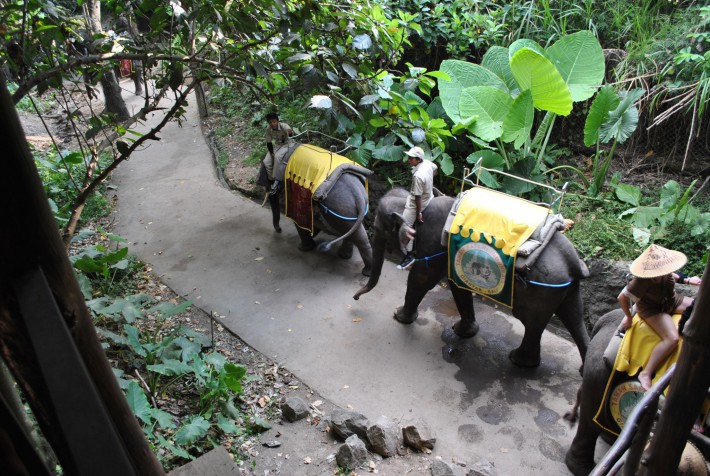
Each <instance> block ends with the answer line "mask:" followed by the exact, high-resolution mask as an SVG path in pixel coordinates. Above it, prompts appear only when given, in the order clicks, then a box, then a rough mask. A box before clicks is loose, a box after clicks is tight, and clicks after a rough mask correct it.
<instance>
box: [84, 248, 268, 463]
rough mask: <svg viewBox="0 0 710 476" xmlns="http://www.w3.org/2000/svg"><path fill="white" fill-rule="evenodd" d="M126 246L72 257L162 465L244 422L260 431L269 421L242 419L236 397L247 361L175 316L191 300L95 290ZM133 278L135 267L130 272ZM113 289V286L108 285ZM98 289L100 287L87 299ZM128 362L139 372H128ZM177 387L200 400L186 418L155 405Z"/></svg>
mask: <svg viewBox="0 0 710 476" xmlns="http://www.w3.org/2000/svg"><path fill="white" fill-rule="evenodd" d="M87 236H88V235H87V234H80V235H78V237H80V238H83V239H85V238H87ZM112 239H113V240H114V241H115V240H116V239H117V238H116V237H112ZM126 254H127V248H121V249H119V250H117V251H114V252H108V251H107V250H106V247H104V246H102V245H94V246H91V247H88V248H85V249H83V250H81V251H80V252H79V253H78V254H77V255H76V257H74V258H73V262H74V266H75V268H76V270H77V272H79V273H80V277H82V276H84V277H90V278H91V280H88V279H86V278H84V279H80V281H81V282H82V283H83V284H84V285H89V288H88V290H86V289H84V291H85V295H87V299H88V300H87V306H88V308H89V309H90V310H91V312H92V313H93V315H94V316H95V325H96V327H97V332H98V333H99V336H100V337H101V338H102V342H103V344H102V345H103V346H104V347H105V348H106V352H107V354H108V355H109V357H110V358H111V361H112V362H115V363H118V364H119V365H120V366H121V368H122V370H116V371H115V373H116V376H117V378H118V381H119V384H120V386H121V388H123V389H124V390H125V391H126V398H127V400H128V403H129V406H130V407H131V409H132V410H133V412H134V413H135V415H136V417H137V418H138V419H139V420H140V421H141V423H142V425H143V430H144V432H145V435H146V437H147V438H148V440H149V442H150V443H151V445H153V446H154V447H155V449H156V453H157V455H158V457H159V458H160V459H161V461H162V462H163V465H164V466H166V467H171V466H174V465H176V464H178V463H180V462H184V461H185V460H189V459H193V458H194V457H195V456H196V455H198V454H199V452H200V451H202V449H204V450H208V449H210V448H211V447H212V441H214V439H215V438H217V437H219V436H220V435H231V436H233V437H234V436H238V435H240V434H242V433H244V432H245V431H246V430H247V428H248V429H249V431H256V430H255V429H256V428H258V427H263V426H265V425H268V423H267V422H261V423H260V424H259V425H257V424H255V423H254V422H251V423H249V424H248V425H245V424H244V423H243V422H242V420H243V416H242V414H241V412H240V411H239V409H238V408H237V405H236V403H235V401H236V399H238V398H239V396H240V395H241V393H242V382H243V381H244V380H245V378H246V368H245V367H243V366H241V365H237V364H234V363H232V362H229V361H228V360H227V358H226V357H225V356H224V355H222V354H220V353H218V352H215V351H210V349H211V348H212V342H211V341H210V339H209V338H208V337H207V336H205V335H203V334H201V333H198V332H195V331H193V330H191V329H189V328H187V327H183V326H182V325H180V324H176V323H175V317H176V316H178V315H179V314H181V313H182V312H184V311H185V310H186V309H187V308H189V307H190V306H191V305H192V303H191V302H189V301H184V302H181V303H176V304H173V303H169V302H157V303H156V302H155V300H154V299H153V298H151V297H149V296H148V295H146V294H132V295H124V296H122V297H116V295H109V294H108V292H106V293H105V292H103V291H99V290H98V289H96V290H94V291H93V292H92V290H91V287H90V285H91V283H92V282H96V281H97V277H101V278H102V279H106V280H108V279H112V278H113V276H114V274H115V270H116V269H117V268H118V269H121V268H122V267H121V263H124V262H125V261H127V258H126ZM126 269H127V268H126ZM135 278H136V273H135V269H134V270H133V272H132V273H131V274H130V277H129V279H132V280H135ZM83 288H84V286H83ZM115 289H116V287H115V286H113V287H111V288H110V290H109V291H114V290H115ZM99 294H103V295H101V296H100V297H95V298H93V299H90V298H91V296H92V295H93V296H96V295H99ZM123 369H127V370H128V371H129V373H130V374H132V375H131V377H134V376H135V377H138V380H134V379H133V378H131V379H129V378H128V375H126V374H125V373H124V370H123ZM174 393H180V399H181V400H189V395H190V394H194V395H195V396H196V398H195V401H196V406H195V407H194V408H192V409H190V410H188V414H187V416H185V417H184V418H182V419H181V420H180V419H177V418H175V417H174V416H173V415H172V414H171V413H168V412H166V411H165V410H163V409H161V408H160V407H159V405H158V402H160V401H161V399H163V398H164V397H165V396H166V395H168V394H174Z"/></svg>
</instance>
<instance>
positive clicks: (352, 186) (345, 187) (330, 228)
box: [269, 144, 372, 276]
mask: <svg viewBox="0 0 710 476" xmlns="http://www.w3.org/2000/svg"><path fill="white" fill-rule="evenodd" d="M289 149H290V150H289V151H288V153H286V154H285V155H284V156H283V159H282V160H281V161H279V163H277V164H276V165H275V169H274V176H275V177H276V178H277V180H280V181H281V182H284V181H287V178H286V165H287V164H288V162H289V160H290V159H291V157H298V155H297V153H301V154H304V153H306V154H308V155H309V157H311V158H313V157H315V160H320V161H323V162H324V163H326V164H328V162H327V160H328V154H329V152H328V151H325V150H324V149H321V148H318V147H315V146H311V145H307V146H306V145H304V144H292V145H290V146H289ZM321 154H325V157H320V155H321ZM341 159H343V160H345V159H344V158H341ZM371 173H372V172H371V171H370V170H368V169H366V168H364V167H360V166H356V165H350V164H344V165H342V166H340V167H338V168H335V169H334V170H332V171H329V173H328V174H327V178H325V180H324V181H323V184H322V185H321V186H320V187H318V189H317V190H316V191H315V193H314V194H313V200H312V201H311V202H310V204H311V206H312V210H310V209H309V210H308V213H305V215H308V217H307V219H308V220H310V219H311V217H312V224H310V225H308V226H303V223H301V225H302V226H299V223H298V221H299V217H303V216H304V213H303V210H301V211H300V212H298V213H297V212H294V213H296V214H297V215H298V216H295V217H291V218H292V219H294V223H295V224H296V231H297V232H298V236H299V238H300V239H301V243H300V244H299V245H298V249H299V250H301V251H311V250H313V249H315V248H318V250H319V251H328V250H329V249H330V248H331V247H332V246H333V245H335V244H336V243H340V248H339V249H338V256H339V257H341V258H343V259H350V258H351V257H352V254H353V246H356V247H357V249H358V251H359V252H360V257H361V258H362V261H363V263H364V264H365V266H364V268H363V270H362V274H363V275H365V276H369V275H370V269H371V268H372V247H371V246H370V240H369V238H368V236H367V231H366V230H365V226H364V219H365V215H366V214H367V212H368V193H367V189H366V186H365V180H366V177H367V176H368V175H370V174H371ZM324 175H325V174H324ZM289 186H290V185H289V183H288V182H287V183H286V184H285V187H286V188H288V187H289ZM301 192H302V190H301ZM294 201H295V200H294ZM269 203H270V205H271V209H272V213H273V215H274V223H275V224H277V223H278V216H280V213H281V211H280V204H279V199H278V196H275V198H274V195H273V194H272V195H271V197H270V199H269ZM310 212H312V213H310ZM286 213H287V216H289V209H288V205H287V210H286ZM311 231H312V233H311ZM321 231H325V232H326V233H329V234H332V235H334V236H336V238H335V239H333V240H330V241H326V242H322V243H320V244H318V243H316V241H315V240H314V239H313V238H314V237H315V236H316V235H318V233H320V232H321Z"/></svg>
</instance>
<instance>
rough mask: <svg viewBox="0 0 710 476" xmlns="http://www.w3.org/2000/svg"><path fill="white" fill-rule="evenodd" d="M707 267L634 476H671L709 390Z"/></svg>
mask: <svg viewBox="0 0 710 476" xmlns="http://www.w3.org/2000/svg"><path fill="white" fill-rule="evenodd" d="M709 270H710V267H709V266H706V267H705V273H704V274H703V282H702V284H701V285H700V290H699V292H698V297H697V299H696V302H695V309H694V310H693V314H692V316H691V318H690V320H689V321H688V323H687V324H686V326H685V329H684V331H683V348H682V349H681V352H680V357H679V358H678V363H677V364H676V370H675V373H674V374H673V379H672V380H671V383H670V386H669V390H668V396H667V398H666V403H665V405H664V406H663V412H662V413H661V419H660V420H659V422H658V425H657V426H656V436H655V437H654V438H653V440H652V442H651V445H650V447H649V449H648V451H647V457H646V458H645V459H644V460H642V464H641V466H640V467H639V472H638V474H641V475H645V476H656V475H658V476H665V475H668V474H675V472H676V468H678V464H679V462H680V457H681V454H682V453H683V449H684V448H685V443H686V440H687V439H688V435H689V434H690V430H691V429H692V427H693V423H694V422H695V419H696V418H697V417H698V414H699V413H700V407H701V406H702V404H703V401H704V400H705V396H706V395H707V390H708V387H710V347H708V342H710V271H709Z"/></svg>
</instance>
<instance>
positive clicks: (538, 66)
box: [439, 31, 604, 192]
mask: <svg viewBox="0 0 710 476" xmlns="http://www.w3.org/2000/svg"><path fill="white" fill-rule="evenodd" d="M441 72H444V73H446V74H447V75H448V79H442V80H439V90H440V94H441V100H442V104H443V107H444V109H445V110H446V113H447V114H448V116H449V118H451V120H452V121H453V122H454V128H453V131H454V133H467V134H468V135H469V137H470V139H471V140H472V141H473V142H474V143H475V144H476V145H477V146H478V147H479V148H480V150H479V151H477V152H474V153H473V154H471V155H470V156H469V157H468V158H467V161H468V162H469V163H475V162H477V161H478V160H479V159H482V165H483V166H484V167H487V168H492V169H496V170H506V171H512V172H516V171H518V172H520V171H524V172H526V173H523V174H524V175H531V174H530V172H533V173H535V172H540V171H541V163H542V159H543V157H544V154H545V149H546V147H547V143H548V141H549V138H550V134H551V131H552V127H553V125H554V121H555V118H556V117H557V116H558V115H561V116H567V115H569V114H570V112H571V111H572V107H573V104H574V103H575V102H580V101H586V100H587V99H589V98H591V97H592V96H593V95H594V93H595V92H596V91H597V89H598V88H599V87H600V86H601V84H602V81H603V79H604V54H603V52H602V48H601V45H600V44H599V41H598V40H597V38H596V37H595V36H594V34H593V33H592V32H590V31H579V32H577V33H574V34H572V35H568V36H564V37H562V38H561V39H560V40H559V41H557V42H556V43H554V44H553V45H551V46H549V47H548V48H543V47H541V46H540V45H539V44H537V43H536V42H534V41H532V40H527V39H520V40H517V41H515V42H514V43H513V44H511V45H510V47H508V48H503V47H493V48H491V49H490V50H488V52H487V53H486V54H485V56H484V57H483V61H482V62H481V64H480V65H478V64H474V63H469V62H464V61H458V60H446V61H444V62H443V63H442V64H441ZM536 111H543V112H544V113H545V115H544V117H543V118H542V119H541V120H538V119H537V118H536ZM536 123H539V124H540V125H539V127H538V129H537V131H536V132H535V133H534V134H533V135H532V136H531V133H532V130H533V126H534V125H535V124H536ZM510 149H512V150H514V151H517V152H518V153H517V154H516V155H513V154H512V153H510V152H511V150H510ZM515 157H522V159H518V160H516V159H515ZM525 162H531V163H532V164H531V163H525ZM481 180H482V181H483V182H484V183H485V184H486V185H488V186H490V187H493V188H501V186H500V184H499V183H497V181H495V180H494V179H493V178H492V176H490V175H483V176H481ZM519 186H520V185H519ZM524 191H527V190H524V189H521V190H513V191H512V192H524Z"/></svg>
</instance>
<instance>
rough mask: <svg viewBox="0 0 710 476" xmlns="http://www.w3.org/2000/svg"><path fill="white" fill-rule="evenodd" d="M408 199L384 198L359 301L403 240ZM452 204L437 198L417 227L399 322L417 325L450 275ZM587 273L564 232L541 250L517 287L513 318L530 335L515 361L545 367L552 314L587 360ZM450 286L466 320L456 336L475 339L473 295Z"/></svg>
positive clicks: (402, 194)
mask: <svg viewBox="0 0 710 476" xmlns="http://www.w3.org/2000/svg"><path fill="white" fill-rule="evenodd" d="M406 197H407V192H406V191H405V190H403V189H393V190H391V191H390V192H388V193H387V194H386V195H385V196H384V197H382V199H381V200H380V203H379V208H378V211H377V216H376V218H375V224H374V236H373V239H372V246H373V263H372V274H371V275H370V279H369V280H368V282H367V284H366V285H365V286H364V287H363V288H361V289H360V290H359V291H358V292H357V293H356V294H355V296H353V297H354V298H355V299H358V298H359V297H360V296H361V295H362V294H364V293H367V292H369V291H370V290H372V289H373V288H374V287H375V286H376V285H377V282H378V280H379V278H380V274H381V272H382V265H383V262H384V255H385V249H386V248H387V249H391V248H393V247H394V246H393V245H395V244H397V242H398V241H401V240H400V238H399V236H398V234H399V232H400V225H401V223H402V216H401V214H402V211H403V210H404V204H405V200H406ZM453 204H454V199H453V198H451V197H447V196H437V197H434V198H433V199H432V201H431V202H430V203H429V205H428V206H427V208H426V209H425V210H424V214H423V215H424V216H423V218H424V222H423V223H418V224H417V226H416V234H415V236H416V237H415V254H416V256H417V257H418V258H420V259H419V260H417V261H416V262H415V263H414V265H413V267H412V269H411V270H410V272H409V277H408V280H407V291H406V295H405V298H404V306H402V307H399V308H398V309H397V310H396V311H395V315H394V317H395V319H396V320H398V321H399V322H402V323H405V324H409V323H412V322H414V321H415V320H416V318H417V308H418V307H419V304H420V303H421V302H422V299H424V296H425V295H426V293H427V292H429V291H430V290H431V289H432V288H433V287H434V286H436V284H437V283H438V282H439V281H440V280H441V279H442V278H443V277H444V276H446V275H447V269H448V267H447V262H448V258H449V257H448V252H447V249H446V247H445V246H442V244H441V233H442V230H443V229H444V226H445V223H446V220H447V217H448V215H449V212H450V210H451V208H452V205H453ZM422 258H425V259H422ZM588 274H589V271H588V270H587V267H586V266H585V264H584V263H583V262H582V261H581V260H580V259H579V257H578V255H577V252H576V250H575V249H574V247H573V246H572V244H571V243H570V242H569V241H568V240H567V238H566V237H565V236H564V235H562V234H561V233H554V236H553V237H552V238H551V240H550V242H549V243H548V244H547V246H545V247H544V249H542V250H540V254H539V257H537V258H536V261H535V264H534V266H533V267H532V269H530V270H529V271H528V272H527V275H526V276H521V273H518V278H521V279H523V281H518V282H517V283H516V285H515V293H514V303H515V305H514V308H513V315H514V316H515V317H516V318H518V319H519V320H520V321H521V322H522V323H523V325H524V326H525V334H524V336H523V340H522V342H521V344H520V346H519V347H518V348H517V349H514V350H513V351H511V352H510V354H509V357H510V359H511V360H512V361H513V363H515V364H516V365H519V366H522V367H536V366H538V365H539V364H540V339H541V337H542V332H543V330H544V329H545V327H546V326H547V324H548V322H549V321H550V319H551V318H552V315H553V314H556V315H557V316H558V317H559V318H560V320H561V321H562V323H563V324H564V325H565V327H566V328H567V330H568V331H569V332H570V334H571V335H572V338H573V339H574V341H575V343H576V344H577V347H578V349H579V353H580V356H581V357H582V360H584V356H585V354H586V351H587V345H588V343H589V335H588V333H587V329H586V327H585V325H584V320H583V314H582V312H583V306H582V298H581V294H580V288H579V280H580V279H582V278H585V277H587V276H588ZM533 281H534V282H538V283H563V282H571V284H570V285H568V286H566V287H547V286H538V285H535V284H532V282H533ZM449 284H450V286H449V288H450V289H451V293H452V294H453V298H454V302H455V303H456V307H457V308H458V311H459V314H460V315H461V319H460V320H459V321H458V322H457V323H456V324H455V325H454V332H455V333H456V334H457V335H459V336H460V337H472V336H474V335H475V334H476V333H477V332H478V324H477V323H476V317H475V314H474V308H473V296H472V293H471V292H470V291H468V290H465V289H462V288H459V287H457V286H455V285H453V284H451V282H450V283H449Z"/></svg>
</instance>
